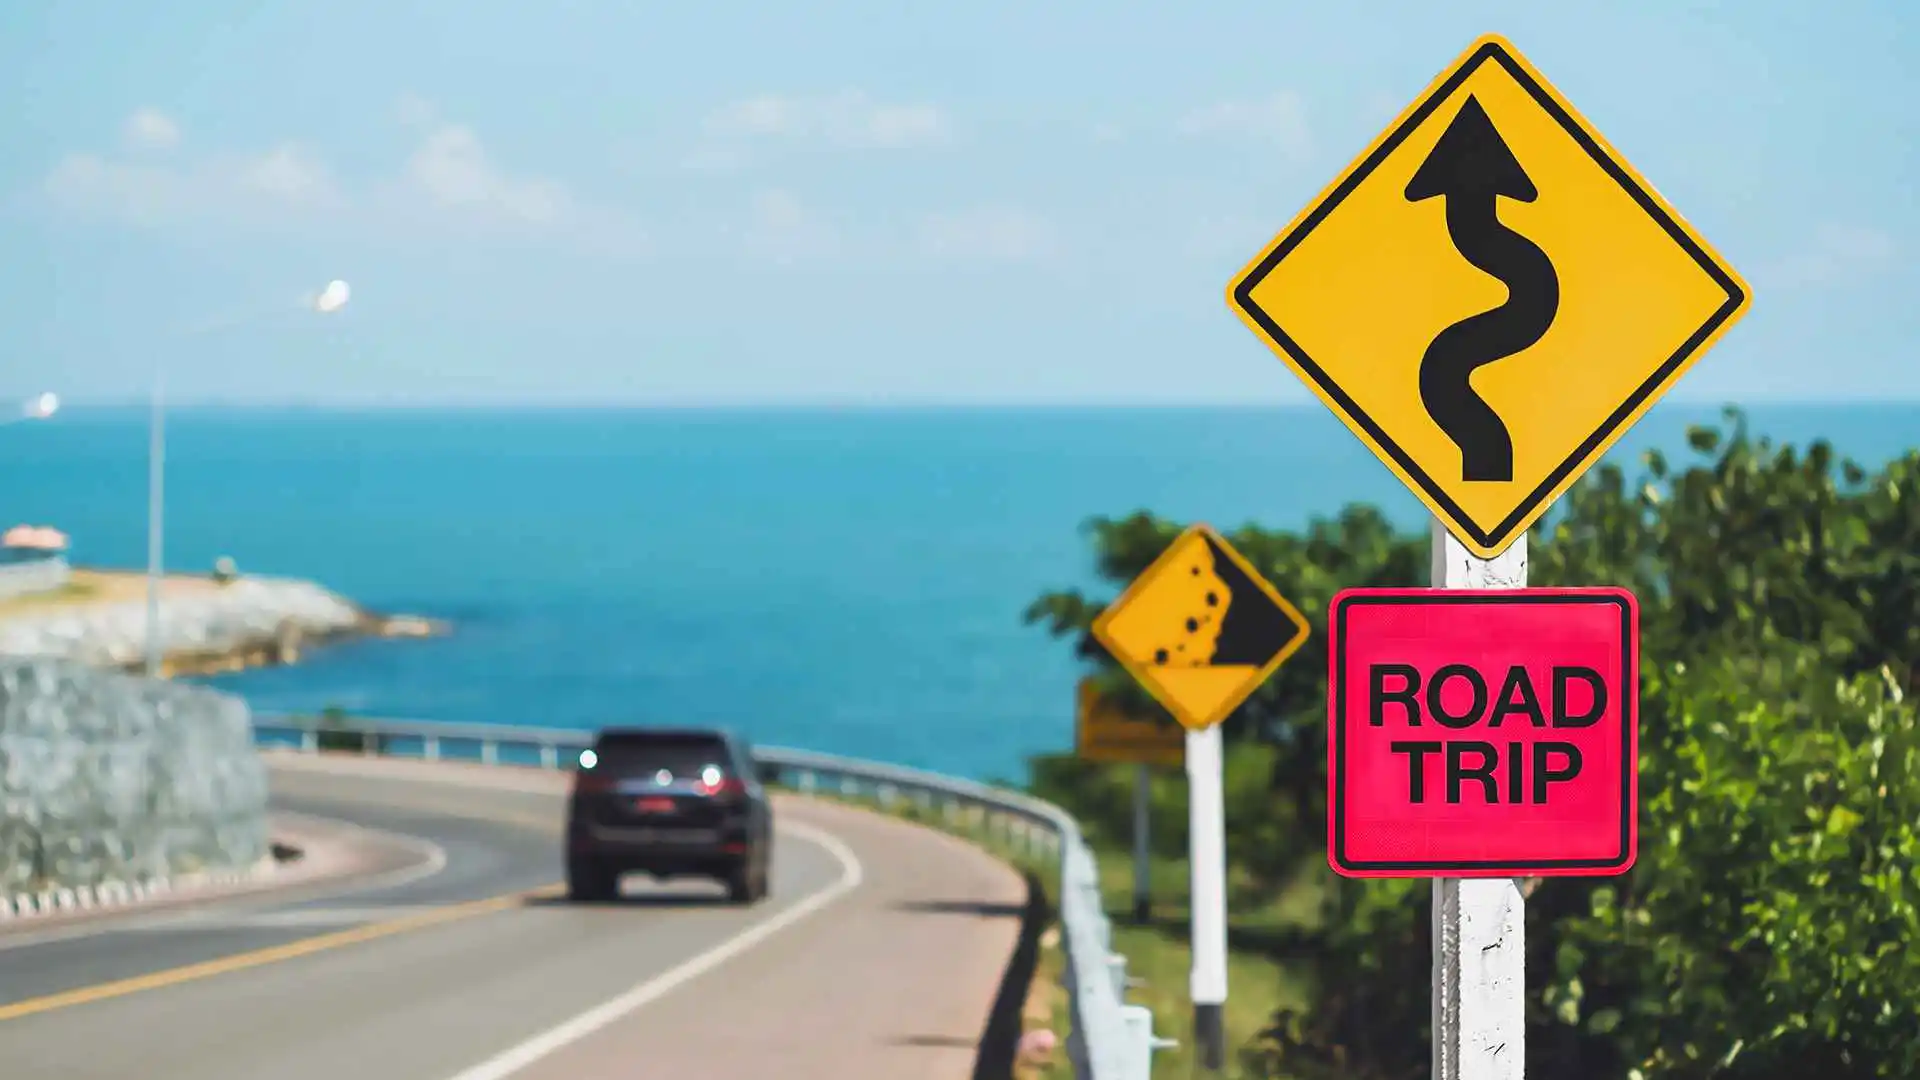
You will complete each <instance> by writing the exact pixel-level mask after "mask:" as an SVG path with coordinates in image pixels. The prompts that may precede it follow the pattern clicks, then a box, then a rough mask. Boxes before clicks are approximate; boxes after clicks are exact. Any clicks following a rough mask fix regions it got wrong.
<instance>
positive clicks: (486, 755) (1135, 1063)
mask: <svg viewBox="0 0 1920 1080" xmlns="http://www.w3.org/2000/svg"><path fill="white" fill-rule="evenodd" d="M253 727H254V739H255V741H256V742H257V743H259V744H261V745H263V746H270V747H278V748H286V749H297V750H301V751H304V752H307V753H317V752H318V751H320V750H321V749H323V748H328V749H335V750H346V751H349V752H354V751H357V752H359V753H364V754H367V755H370V756H383V757H411V758H424V759H426V760H429V761H433V760H443V761H466V762H475V761H477V762H480V763H482V764H487V765H503V766H514V765H518V766H526V767H534V768H546V769H571V768H573V767H574V766H575V765H576V764H577V763H578V760H579V756H580V751H582V750H585V749H587V748H588V747H589V746H591V745H592V743H593V737H594V733H593V732H591V731H579V730H571V729H561V728H541V727H515V726H510V725H505V724H455V723H441V722H438V721H430V720H378V719H368V718H364V717H350V718H326V717H316V716H294V715H287V714H274V713H255V714H254V717H253ZM753 755H754V758H755V759H756V760H757V761H758V762H759V763H760V764H761V765H762V767H764V768H769V769H771V770H775V771H777V774H778V777H779V779H780V781H781V782H782V783H783V785H785V786H788V787H792V788H794V789H796V790H798V791H800V792H803V793H807V792H816V791H821V792H828V793H833V794H839V795H841V796H845V797H856V798H857V797H871V798H874V799H876V800H877V801H879V802H881V803H883V804H891V803H893V802H894V801H895V800H898V799H901V798H905V799H908V800H912V801H914V802H916V803H918V804H919V805H921V806H922V807H927V808H932V807H935V806H937V807H939V808H940V812H941V813H942V814H943V815H944V816H945V817H946V818H947V820H949V821H952V820H954V819H956V818H958V817H959V816H960V815H962V814H965V813H971V814H975V815H979V817H980V818H981V820H982V821H983V823H984V824H986V825H987V826H988V827H989V828H997V829H998V830H999V831H1000V832H1001V833H1002V834H1003V835H1004V836H1006V837H1007V838H1008V839H1009V840H1011V841H1013V842H1014V843H1015V844H1017V845H1024V846H1025V847H1026V849H1027V850H1028V852H1029V853H1035V854H1038V853H1042V852H1047V853H1053V854H1057V855H1058V857H1059V860H1060V896H1059V906H1060V924H1061V928H1062V933H1061V938H1062V941H1063V944H1064V945H1065V947H1066V950H1067V967H1066V981H1067V987H1066V989H1067V993H1068V996H1069V997H1070V999H1071V1001H1072V1005H1073V1008H1072V1014H1073V1016H1072V1030H1070V1031H1069V1032H1068V1033H1067V1054H1068V1058H1069V1060H1070V1061H1072V1063H1073V1068H1074V1075H1075V1076H1076V1077H1078V1078H1079V1080H1150V1077H1151V1076H1152V1068H1153V1051H1154V1050H1156V1049H1159V1048H1163V1047H1167V1046H1171V1045H1174V1044H1173V1043H1172V1042H1171V1041H1169V1040H1166V1039H1162V1038H1159V1037H1157V1036H1155V1035H1154V1033H1153V1013H1152V1011H1151V1010H1149V1009H1148V1008H1147V1007H1146V1006H1144V1005H1131V1004H1128V1003H1126V1000H1125V995H1126V988H1127V985H1128V979H1127V960H1126V957H1124V956H1121V955H1119V954H1117V953H1115V952H1114V951H1113V948H1112V943H1113V927H1112V924H1111V923H1110V922H1109V920H1108V919H1107V914H1106V907H1105V905H1104V904H1103V903H1102V902H1101V896H1100V878H1099V867H1098V865H1097V864H1096V862H1095V860H1094V856H1093V851H1092V849H1090V848H1089V847H1088V846H1087V844H1086V841H1085V839H1084V838H1083V837H1082V836H1081V835H1080V826H1079V824H1078V823H1077V822H1075V821H1074V820H1073V816H1072V815H1070V814H1068V813H1067V812H1066V811H1065V810H1062V809H1060V808H1059V807H1058V806H1055V805H1053V804H1052V803H1049V802H1044V801H1042V800H1039V799H1035V798H1032V797H1030V796H1027V795H1022V794H1020V793H1019V792H1014V791H1006V790H1003V789H1000V788H995V787H991V786H989V785H986V784H981V783H977V782H975V781H972V780H963V779H960V778H958V777H952V776H943V775H941V774H939V773H932V772H924V771H921V770H919V769H908V768H904V767H902V766H898V765H888V764H885V763H884V762H877V761H862V760H858V759H854V758H843V757H837V756H835V755H832V754H820V753H814V752H813V751H809V750H793V749H788V748H786V747H768V746H756V747H754V750H753Z"/></svg>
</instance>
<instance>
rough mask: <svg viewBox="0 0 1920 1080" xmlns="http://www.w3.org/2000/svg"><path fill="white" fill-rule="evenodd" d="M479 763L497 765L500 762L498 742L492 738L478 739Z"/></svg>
mask: <svg viewBox="0 0 1920 1080" xmlns="http://www.w3.org/2000/svg"><path fill="white" fill-rule="evenodd" d="M480 763H481V764H483V765H498V764H499V763H500V744H499V743H497V742H494V741H493V740H492V739H482V740H480Z"/></svg>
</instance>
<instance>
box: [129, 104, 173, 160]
mask: <svg viewBox="0 0 1920 1080" xmlns="http://www.w3.org/2000/svg"><path fill="white" fill-rule="evenodd" d="M121 136H122V138H123V139H125V141H126V144H127V146H128V147H130V148H132V149H135V150H170V149H172V148H173V147H174V146H177V145H178V144H179V142H180V125H179V124H177V123H175V122H174V120H173V118H172V117H170V116H168V115H167V114H166V113H163V112H161V111H160V110H159V109H156V108H153V107H152V106H150V105H144V106H141V107H140V108H138V109H135V110H133V115H132V116H129V117H127V122H126V124H125V125H123V127H122V129H121Z"/></svg>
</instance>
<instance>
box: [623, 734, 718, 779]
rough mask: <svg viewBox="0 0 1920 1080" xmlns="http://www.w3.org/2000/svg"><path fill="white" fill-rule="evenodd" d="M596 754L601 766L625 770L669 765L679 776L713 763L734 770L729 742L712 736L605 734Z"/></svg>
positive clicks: (650, 769)
mask: <svg viewBox="0 0 1920 1080" xmlns="http://www.w3.org/2000/svg"><path fill="white" fill-rule="evenodd" d="M594 754H595V756H596V757H598V758H599V765H600V768H602V769H605V770H608V771H611V772H618V773H622V774H637V773H653V772H658V771H659V770H661V769H665V770H667V771H668V772H670V773H672V774H673V775H674V776H676V777H693V776H698V775H699V774H700V770H702V769H704V768H706V767H707V766H709V765H714V766H717V767H719V769H720V770H721V771H722V772H727V773H730V772H732V771H733V769H732V766H731V765H729V763H728V761H727V745H726V743H725V742H723V741H722V740H720V739H717V738H714V737H712V736H698V735H696V736H686V735H671V736H670V735H620V736H602V737H601V739H600V741H599V742H598V743H597V744H596V745H595V746H594Z"/></svg>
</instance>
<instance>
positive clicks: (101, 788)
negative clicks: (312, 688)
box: [0, 657, 270, 895]
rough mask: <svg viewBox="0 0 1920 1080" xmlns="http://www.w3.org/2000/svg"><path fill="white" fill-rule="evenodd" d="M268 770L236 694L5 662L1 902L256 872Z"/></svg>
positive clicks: (265, 844)
mask: <svg viewBox="0 0 1920 1080" xmlns="http://www.w3.org/2000/svg"><path fill="white" fill-rule="evenodd" d="M269 851H270V847H269V839H268V836H267V774H266V768H265V765H264V764H263V763H262V762H261V760H260V757H259V753H258V751H257V750H256V749H255V747H254V742H253V725H252V717H251V715H250V714H249V712H248V710H247V706H246V704H245V703H244V702H242V701H241V700H240V699H238V698H235V697H232V696H229V695H226V694H221V693H217V692H215V691H211V690H206V689H202V688H199V687H191V686H184V685H180V684H176V683H169V682H163V681H158V680H149V679H142V678H136V677H134V676H130V675H121V674H117V673H113V672H105V671H98V670H93V669H91V668H89V667H87V666H85V665H83V664H81V663H78V662H75V661H68V660H57V659H46V658H39V659H32V658H19V657H7V658H0V895H5V894H8V893H14V892H24V891H29V890H37V889H41V888H47V887H62V886H77V885H87V884H98V883H100V882H103V881H109V880H118V881H125V882H131V881H138V880H143V879H146V878H152V877H157V876H162V875H169V876H170V875H178V874H182V873H186V872H188V871H192V870H205V869H229V868H240V867H245V866H249V865H252V864H253V863H255V862H257V861H259V860H260V859H262V858H263V857H264V856H266V855H267V854H268V852H269Z"/></svg>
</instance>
